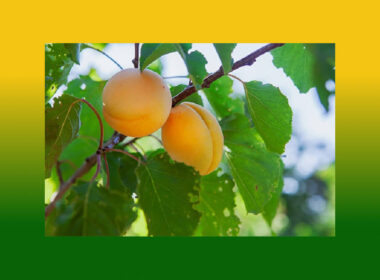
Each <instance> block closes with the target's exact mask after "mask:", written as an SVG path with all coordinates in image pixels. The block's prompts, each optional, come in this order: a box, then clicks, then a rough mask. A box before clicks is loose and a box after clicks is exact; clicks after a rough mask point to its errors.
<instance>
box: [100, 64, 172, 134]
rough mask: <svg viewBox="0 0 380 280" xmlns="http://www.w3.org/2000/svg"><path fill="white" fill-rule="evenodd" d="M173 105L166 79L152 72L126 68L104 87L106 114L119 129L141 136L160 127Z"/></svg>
mask: <svg viewBox="0 0 380 280" xmlns="http://www.w3.org/2000/svg"><path fill="white" fill-rule="evenodd" d="M171 105H172V99H171V94H170V90H169V88H168V86H167V85H166V84H165V82H164V81H163V79H162V78H161V77H160V76H159V75H158V74H156V73H155V72H153V71H150V70H147V69H146V70H144V71H143V72H140V70H138V69H125V70H122V71H120V72H118V73H117V74H115V75H114V76H113V77H111V79H109V81H108V82H107V84H106V86H105V87H104V89H103V115H104V119H105V120H106V122H107V123H108V124H109V125H110V126H111V127H112V128H113V129H115V130H116V131H118V132H120V133H122V134H124V135H126V136H132V137H142V136H146V135H149V134H151V133H152V132H154V131H156V130H158V129H159V128H161V126H162V125H163V124H164V123H165V121H166V120H167V118H168V116H169V114H170V110H171Z"/></svg>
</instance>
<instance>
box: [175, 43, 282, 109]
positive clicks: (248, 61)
mask: <svg viewBox="0 0 380 280" xmlns="http://www.w3.org/2000/svg"><path fill="white" fill-rule="evenodd" d="M282 45H284V44H268V45H265V46H264V47H262V48H260V49H258V50H256V51H254V52H253V53H251V54H249V55H247V56H246V57H244V58H242V59H240V60H238V61H236V62H235V63H234V64H233V65H232V70H231V71H234V70H236V69H238V68H240V67H243V66H250V65H252V64H253V63H254V62H255V61H256V59H257V58H258V57H259V56H261V55H263V54H265V53H267V52H269V51H271V50H273V49H275V48H278V47H281V46H282ZM224 74H225V73H224V71H223V68H222V67H220V68H219V70H218V71H216V72H215V73H213V74H211V75H209V76H207V77H206V78H205V79H204V80H203V83H202V85H201V88H208V87H210V85H211V83H212V82H214V81H216V80H217V79H219V78H220V77H222V76H223V75H224ZM226 74H227V73H226ZM195 92H197V89H196V88H195V86H194V85H189V86H188V87H187V88H185V89H184V90H183V91H182V92H180V93H179V94H177V95H176V96H174V97H173V99H172V107H174V106H175V105H176V104H177V103H178V102H180V101H181V100H182V99H185V98H186V97H188V96H190V95H192V94H193V93H195Z"/></svg>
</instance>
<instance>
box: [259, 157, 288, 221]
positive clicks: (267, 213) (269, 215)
mask: <svg viewBox="0 0 380 280" xmlns="http://www.w3.org/2000/svg"><path fill="white" fill-rule="evenodd" d="M283 168H284V164H283V163H282V161H281V168H280V173H279V174H278V181H277V184H276V188H275V189H274V191H273V195H272V198H271V199H270V200H269V202H268V203H267V205H265V207H264V211H263V217H264V219H265V220H266V222H267V223H268V225H269V226H272V222H273V219H274V217H276V213H277V208H278V205H279V204H280V197H281V194H282V189H283V187H284V179H283Z"/></svg>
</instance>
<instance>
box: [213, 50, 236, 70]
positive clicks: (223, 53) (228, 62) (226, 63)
mask: <svg viewBox="0 0 380 280" xmlns="http://www.w3.org/2000/svg"><path fill="white" fill-rule="evenodd" d="M214 47H215V49H216V52H217V53H218V55H219V58H220V60H221V62H222V66H223V72H224V73H229V72H230V71H231V69H232V64H233V59H232V57H231V54H232V52H233V50H234V49H235V47H236V44H214Z"/></svg>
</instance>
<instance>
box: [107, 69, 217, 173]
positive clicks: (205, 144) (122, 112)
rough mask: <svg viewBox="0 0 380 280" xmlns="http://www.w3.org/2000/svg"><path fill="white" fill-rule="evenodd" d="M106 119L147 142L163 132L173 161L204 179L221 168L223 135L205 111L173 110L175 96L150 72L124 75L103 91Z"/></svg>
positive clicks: (196, 107)
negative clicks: (191, 168) (157, 131)
mask: <svg viewBox="0 0 380 280" xmlns="http://www.w3.org/2000/svg"><path fill="white" fill-rule="evenodd" d="M103 115H104V118H105V120H106V121H107V123H108V124H109V125H110V126H111V127H112V128H113V129H115V130H116V131H118V132H120V133H122V134H124V135H126V136H132V137H142V136H146V135H149V134H151V133H153V132H154V131H156V130H158V129H160V128H162V130H161V133H162V134H161V135H162V142H163V145H164V148H165V149H166V151H167V152H168V154H169V155H170V156H171V158H172V159H174V160H176V161H178V162H183V163H185V164H187V165H190V166H193V167H194V168H195V169H196V170H198V171H199V173H200V174H201V175H206V174H209V173H211V172H212V171H214V170H215V169H216V167H217V166H218V165H219V162H220V161H221V158H222V151H223V134H222V130H221V128H220V126H219V123H218V121H217V120H216V119H215V117H214V116H213V115H212V114H211V113H210V112H209V111H207V110H206V109H204V108H203V107H201V106H199V105H197V104H194V103H191V102H184V103H181V104H180V105H178V106H175V107H174V108H172V99H171V94H170V90H169V88H168V87H167V85H166V84H165V82H164V81H163V79H162V78H161V77H160V76H159V75H158V74H156V73H154V72H152V71H150V70H144V71H143V72H140V70H138V69H125V70H122V71H120V72H119V73H117V74H116V75H114V76H113V77H112V78H111V79H110V80H109V81H108V82H107V84H106V86H105V87H104V90H103Z"/></svg>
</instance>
